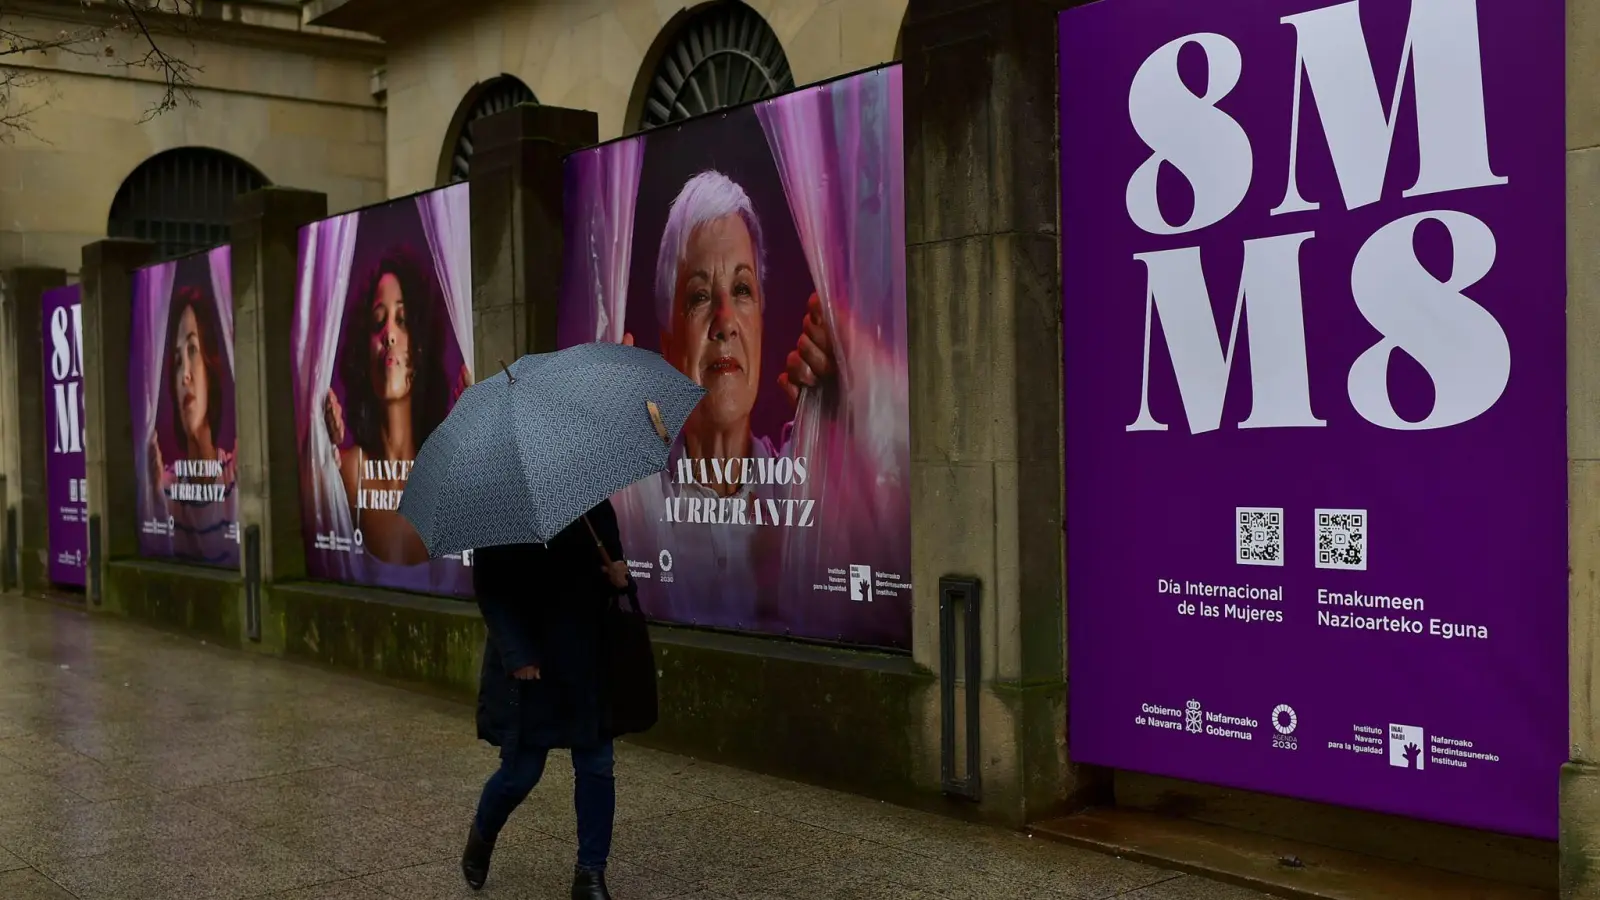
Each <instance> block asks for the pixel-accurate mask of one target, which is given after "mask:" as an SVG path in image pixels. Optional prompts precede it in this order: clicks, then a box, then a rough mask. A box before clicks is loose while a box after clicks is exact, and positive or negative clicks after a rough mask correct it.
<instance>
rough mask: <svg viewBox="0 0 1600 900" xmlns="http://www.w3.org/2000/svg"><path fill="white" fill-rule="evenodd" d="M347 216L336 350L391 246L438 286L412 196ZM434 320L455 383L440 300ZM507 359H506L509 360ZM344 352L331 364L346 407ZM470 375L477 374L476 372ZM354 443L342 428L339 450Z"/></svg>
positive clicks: (456, 353)
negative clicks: (352, 224)
mask: <svg viewBox="0 0 1600 900" xmlns="http://www.w3.org/2000/svg"><path fill="white" fill-rule="evenodd" d="M350 215H359V216H360V217H361V228H360V230H359V231H357V232H356V254H355V257H354V262H353V263H352V264H351V266H350V291H349V293H348V294H347V295H346V296H345V298H344V304H345V307H344V315H345V319H344V321H345V325H344V326H341V329H340V335H341V336H340V339H339V349H340V350H341V351H343V349H344V338H343V330H344V328H347V327H349V322H350V316H351V314H352V313H353V312H355V311H357V310H359V309H360V305H361V301H362V298H361V297H360V296H359V295H360V291H361V289H362V287H364V286H365V285H366V283H367V280H368V276H369V275H370V274H371V272H372V270H373V269H375V268H376V267H377V265H378V262H379V260H381V259H382V258H383V255H384V254H385V253H387V252H389V250H390V249H391V248H394V247H407V248H410V250H411V252H413V253H415V254H416V256H417V259H420V260H422V262H423V268H424V269H425V270H426V271H427V272H428V274H429V275H430V276H432V278H433V280H434V287H433V289H434V291H435V293H436V295H437V293H438V291H439V290H440V288H439V274H438V273H437V272H435V271H433V266H432V265H430V264H429V263H428V238H427V235H425V234H424V233H423V231H422V218H421V216H419V215H418V214H417V201H416V198H414V197H407V198H405V199H403V200H395V201H392V202H390V203H385V204H383V205H382V206H374V207H371V208H369V209H363V210H360V211H358V212H355V213H350ZM434 321H435V322H436V323H437V325H438V327H439V328H440V329H442V334H443V335H444V373H443V376H442V377H444V378H445V379H446V381H447V382H448V383H449V384H452V385H453V384H455V382H456V377H457V375H458V374H459V373H460V370H461V361H462V360H461V345H460V344H458V343H456V340H455V338H454V337H452V336H451V335H450V319H449V316H448V314H447V313H446V312H445V309H444V305H443V302H442V301H441V302H440V303H439V308H438V309H437V310H436V311H435V312H434ZM508 362H509V360H508ZM343 365H344V360H343V353H342V352H341V354H340V357H339V359H338V360H337V361H335V362H334V364H333V392H334V393H335V394H336V395H338V397H339V402H340V403H342V404H345V408H346V409H349V403H348V401H347V400H346V397H345V390H344V380H343V379H342V378H340V377H339V376H340V372H341V371H342V369H343ZM491 374H492V373H491ZM473 375H474V376H475V377H476V375H477V373H476V372H474V373H473ZM417 439H418V447H420V446H421V441H424V440H427V435H418V438H417ZM354 444H355V439H354V436H353V429H350V428H346V429H345V440H344V443H343V444H342V445H340V447H339V449H340V450H348V449H350V448H351V447H352V446H353V445H354Z"/></svg>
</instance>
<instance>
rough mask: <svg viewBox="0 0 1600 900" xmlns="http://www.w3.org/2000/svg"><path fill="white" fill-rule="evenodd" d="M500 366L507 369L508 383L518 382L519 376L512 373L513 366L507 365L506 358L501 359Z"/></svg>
mask: <svg viewBox="0 0 1600 900" xmlns="http://www.w3.org/2000/svg"><path fill="white" fill-rule="evenodd" d="M500 368H502V369H505V370H506V381H507V382H508V383H510V384H516V383H517V376H515V375H513V374H511V367H510V366H508V365H506V361H505V360H504V359H501V360H500Z"/></svg>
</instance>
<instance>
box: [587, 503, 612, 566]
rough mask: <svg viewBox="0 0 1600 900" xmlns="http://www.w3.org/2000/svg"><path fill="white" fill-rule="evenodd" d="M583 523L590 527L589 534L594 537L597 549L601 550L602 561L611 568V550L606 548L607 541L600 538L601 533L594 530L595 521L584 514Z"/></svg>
mask: <svg viewBox="0 0 1600 900" xmlns="http://www.w3.org/2000/svg"><path fill="white" fill-rule="evenodd" d="M583 525H584V527H585V528H587V529H589V536H590V537H592V538H594V546H595V549H596V550H599V551H600V559H601V561H602V562H604V563H605V564H606V566H607V567H608V568H609V567H610V565H611V552H610V551H609V550H607V549H606V545H605V542H604V541H602V540H600V533H599V532H598V531H595V530H594V523H593V522H590V521H589V517H588V516H584V517H583Z"/></svg>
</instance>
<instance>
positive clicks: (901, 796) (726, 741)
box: [635, 628, 940, 805]
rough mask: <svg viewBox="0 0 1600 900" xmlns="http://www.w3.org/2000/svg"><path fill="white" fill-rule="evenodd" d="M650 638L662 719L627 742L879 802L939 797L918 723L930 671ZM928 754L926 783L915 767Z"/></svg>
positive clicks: (690, 635)
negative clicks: (858, 794) (633, 741)
mask: <svg viewBox="0 0 1600 900" xmlns="http://www.w3.org/2000/svg"><path fill="white" fill-rule="evenodd" d="M653 637H654V640H655V647H656V664H657V667H658V668H659V671H660V673H661V674H660V680H659V684H660V692H661V714H662V720H661V724H659V725H657V726H656V728H655V729H654V730H653V731H651V732H650V733H649V734H646V735H642V736H640V737H638V738H636V739H635V742H636V743H640V744H644V745H646V746H651V747H657V748H659V749H663V750H670V751H672V752H675V753H682V754H685V755H689V756H695V757H699V758H702V759H710V760H714V761H716V762H720V763H724V764H727V765H732V766H738V767H741V768H747V769H753V770H756V771H761V772H766V773H769V774H773V775H782V776H785V777H790V778H795V779H799V780H803V781H808V782H812V783H817V784H822V785H825V786H827V787H833V788H840V789H843V790H848V791H852V792H855V793H860V794H864V795H868V796H872V797H877V798H880V799H883V800H891V801H897V802H902V803H908V804H917V805H925V804H927V803H928V802H929V800H930V799H933V800H939V799H940V798H939V795H938V790H939V785H938V781H937V770H936V767H937V760H938V753H939V748H938V745H937V743H935V744H934V746H932V747H926V746H923V735H924V734H926V733H927V731H928V730H927V729H926V728H925V727H924V723H923V721H922V710H923V709H924V708H925V707H926V705H927V704H926V697H927V696H928V695H929V694H930V693H932V692H934V691H936V690H937V681H936V679H935V678H934V677H933V676H932V675H931V674H929V673H927V672H926V671H923V670H921V669H919V668H918V667H917V666H916V665H915V664H914V663H912V661H911V660H910V658H908V657H904V656H893V655H888V654H878V653H864V652H860V651H854V650H844V649H835V648H828V647H818V646H812V645H807V644H797V643H792V642H788V641H781V640H775V639H770V638H756V637H749V636H745V635H733V634H718V633H708V632H700V631H692V630H688V629H679V628H657V629H655V631H654V635H653ZM932 733H933V734H934V736H935V738H934V739H935V741H937V734H938V731H937V728H936V727H935V729H934V730H933V732H932ZM928 759H932V760H934V767H935V771H933V772H932V773H931V774H932V776H933V777H932V779H931V783H930V779H926V778H922V777H919V773H920V772H921V771H922V770H923V769H924V762H925V761H926V760H928ZM930 792H931V793H930Z"/></svg>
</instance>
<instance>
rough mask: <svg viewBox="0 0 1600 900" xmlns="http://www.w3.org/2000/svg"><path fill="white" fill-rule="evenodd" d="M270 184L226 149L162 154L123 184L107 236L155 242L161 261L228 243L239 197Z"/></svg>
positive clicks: (203, 149) (107, 226)
mask: <svg viewBox="0 0 1600 900" xmlns="http://www.w3.org/2000/svg"><path fill="white" fill-rule="evenodd" d="M267 184H268V182H267V179H266V177H265V176H263V175H262V174H261V173H260V172H258V171H256V169H255V167H253V166H251V165H250V164H249V163H247V162H245V161H244V160H242V159H239V158H238V157H237V156H233V155H231V154H228V153H224V152H222V151H221V150H211V149H208V148H205V147H179V148H178V149H176V150H167V151H165V152H162V153H157V154H156V155H155V156H152V157H150V158H149V159H147V160H145V161H144V162H142V163H140V164H139V167H138V168H137V169H134V170H133V172H132V173H131V174H129V175H128V177H127V178H125V179H123V182H122V187H120V188H118V189H117V196H116V198H115V199H114V200H112V201H111V218H110V221H108V222H107V223H106V234H107V235H108V236H110V237H114V238H138V239H139V240H142V241H150V242H151V243H153V244H155V245H156V253H157V254H158V255H159V256H160V258H162V259H169V258H171V257H174V256H182V255H183V254H185V253H191V252H193V251H196V250H204V249H205V248H207V247H214V246H216V245H217V244H226V243H227V242H228V223H229V222H230V221H231V220H232V218H233V200H234V198H235V197H237V196H239V195H240V194H245V193H249V192H250V191H253V190H256V189H258V188H262V187H266V185H267Z"/></svg>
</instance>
